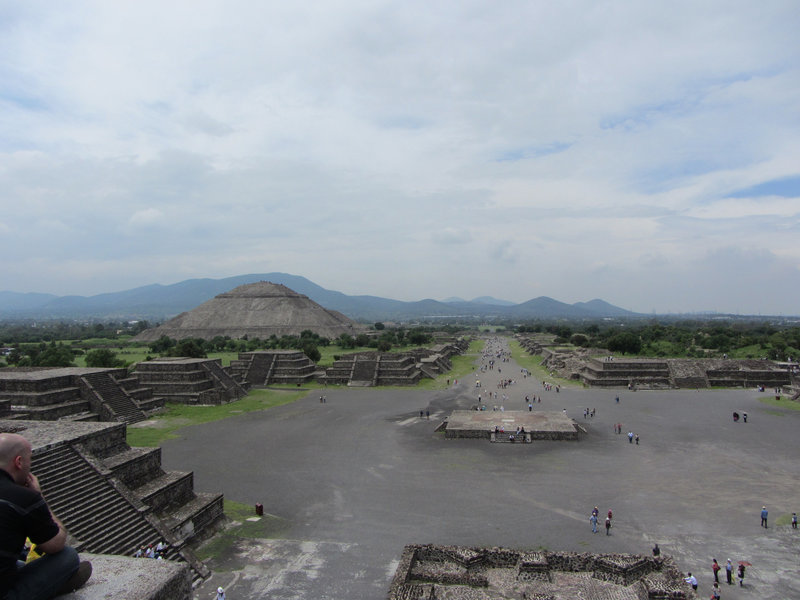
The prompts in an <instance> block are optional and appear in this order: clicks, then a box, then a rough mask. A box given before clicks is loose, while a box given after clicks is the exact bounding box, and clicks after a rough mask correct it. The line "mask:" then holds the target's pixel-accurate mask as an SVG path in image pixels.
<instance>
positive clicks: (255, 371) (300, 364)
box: [231, 350, 317, 386]
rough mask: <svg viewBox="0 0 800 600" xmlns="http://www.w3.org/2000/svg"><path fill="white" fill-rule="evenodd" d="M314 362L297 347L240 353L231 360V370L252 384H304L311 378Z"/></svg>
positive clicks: (240, 379) (237, 376)
mask: <svg viewBox="0 0 800 600" xmlns="http://www.w3.org/2000/svg"><path fill="white" fill-rule="evenodd" d="M316 371H317V365H316V364H315V363H314V361H312V360H311V359H310V358H308V357H307V356H306V355H305V354H304V353H303V352H301V351H299V350H264V351H258V352H241V353H240V354H239V358H238V360H234V361H231V373H232V374H233V376H234V377H235V378H236V379H238V380H239V381H243V382H246V383H248V384H250V385H254V386H266V385H270V384H300V385H304V384H307V383H310V382H312V381H313V380H314V376H315V374H316Z"/></svg>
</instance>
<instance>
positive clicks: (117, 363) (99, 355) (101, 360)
mask: <svg viewBox="0 0 800 600" xmlns="http://www.w3.org/2000/svg"><path fill="white" fill-rule="evenodd" d="M124 365H125V362H124V361H122V360H120V359H118V358H117V355H116V353H115V352H113V351H112V350H109V349H108V348H97V349H95V350H89V352H87V353H86V366H87V367H122V366H124Z"/></svg>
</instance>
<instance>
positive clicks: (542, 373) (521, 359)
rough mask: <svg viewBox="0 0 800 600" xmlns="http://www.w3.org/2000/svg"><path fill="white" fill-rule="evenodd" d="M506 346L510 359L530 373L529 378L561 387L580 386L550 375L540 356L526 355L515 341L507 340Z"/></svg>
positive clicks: (578, 383)
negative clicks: (508, 349) (507, 346)
mask: <svg viewBox="0 0 800 600" xmlns="http://www.w3.org/2000/svg"><path fill="white" fill-rule="evenodd" d="M508 345H509V347H510V348H511V358H513V359H514V360H515V361H516V362H517V364H519V366H520V367H523V368H525V369H528V371H530V373H531V377H533V378H534V379H536V380H538V381H549V382H551V383H557V384H559V385H560V386H561V387H565V386H572V387H579V386H581V385H582V384H581V383H580V382H578V381H575V380H572V379H564V378H563V377H557V376H555V375H551V374H550V371H548V370H547V368H546V367H543V366H542V360H543V359H542V356H541V355H538V354H528V352H527V350H525V349H524V348H523V347H522V346H521V345H520V344H519V342H517V341H516V340H513V339H512V340H509V341H508Z"/></svg>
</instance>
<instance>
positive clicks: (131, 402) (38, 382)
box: [0, 367, 164, 423]
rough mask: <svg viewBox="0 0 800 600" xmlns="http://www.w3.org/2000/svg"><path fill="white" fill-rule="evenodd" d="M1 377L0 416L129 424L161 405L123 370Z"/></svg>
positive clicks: (9, 373) (70, 369)
mask: <svg viewBox="0 0 800 600" xmlns="http://www.w3.org/2000/svg"><path fill="white" fill-rule="evenodd" d="M2 375H3V376H2V377H0V403H3V404H2V405H0V413H1V412H2V410H3V408H2V407H3V406H5V407H7V408H8V412H7V413H6V416H5V417H4V418H17V419H34V420H37V421H57V420H69V421H122V422H127V423H134V422H136V421H141V420H143V419H144V418H146V412H145V411H152V410H155V409H157V408H160V407H162V406H163V405H164V401H163V399H161V398H154V397H153V391H152V389H146V388H138V387H137V386H136V380H135V379H134V378H131V377H128V372H127V370H126V369H101V368H97V369H95V368H78V367H68V368H55V369H30V370H15V369H9V370H5V371H4V372H3V374H2ZM128 390H131V391H128Z"/></svg>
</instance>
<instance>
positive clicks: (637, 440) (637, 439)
mask: <svg viewBox="0 0 800 600" xmlns="http://www.w3.org/2000/svg"><path fill="white" fill-rule="evenodd" d="M636 445H637V446H638V445H639V434H638V433H637V434H636Z"/></svg>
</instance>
